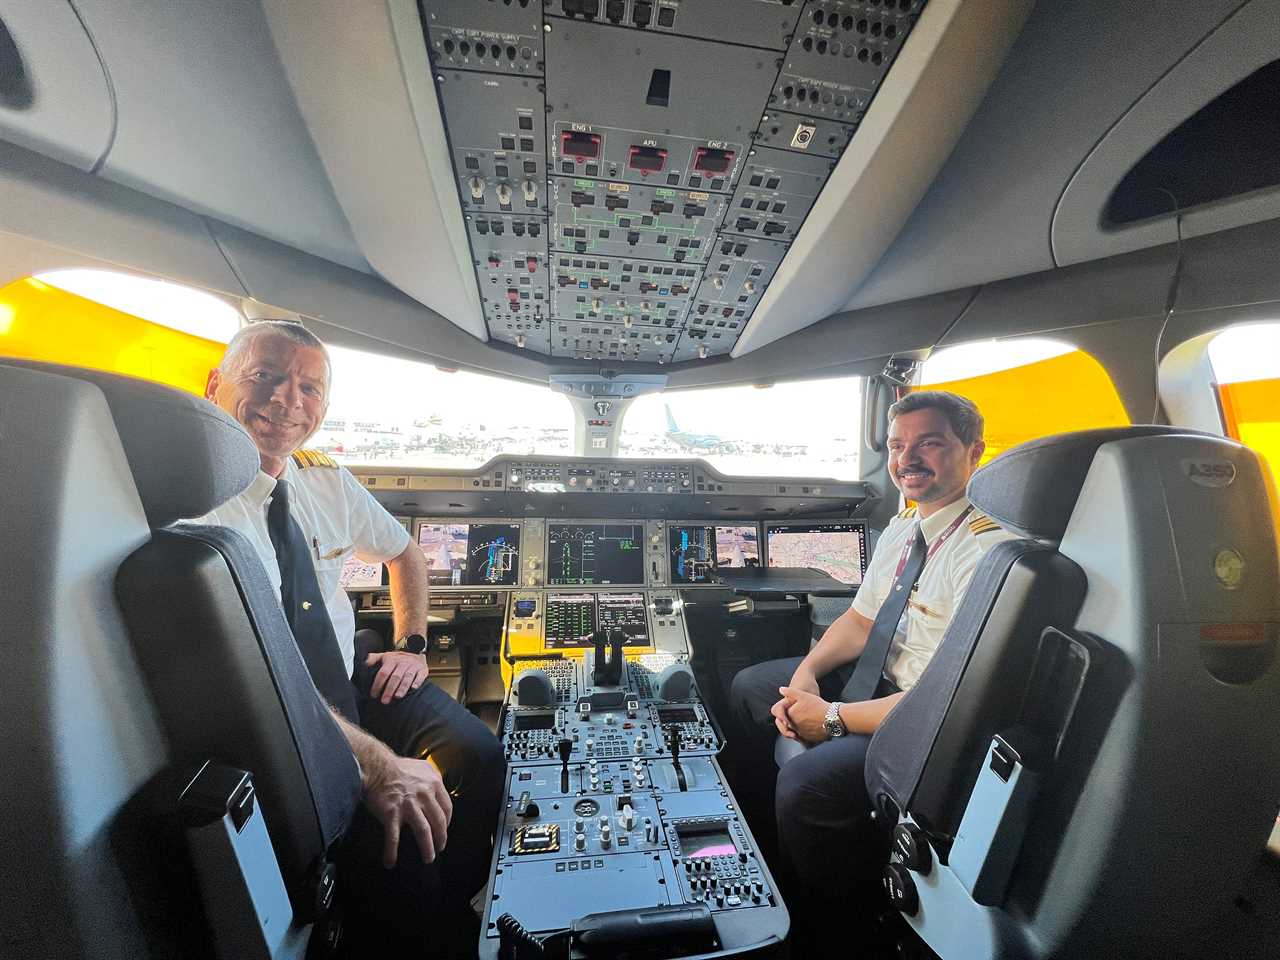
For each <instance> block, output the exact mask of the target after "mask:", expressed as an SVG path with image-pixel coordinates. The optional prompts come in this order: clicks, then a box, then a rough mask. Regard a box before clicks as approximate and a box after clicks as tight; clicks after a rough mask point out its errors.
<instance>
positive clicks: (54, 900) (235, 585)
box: [0, 359, 360, 956]
mask: <svg viewBox="0 0 1280 960" xmlns="http://www.w3.org/2000/svg"><path fill="white" fill-rule="evenodd" d="M0 447H3V449H2V450H0V454H3V455H0V489H3V490H4V491H5V492H6V496H7V497H8V498H9V504H8V506H7V507H6V509H5V510H4V511H3V512H2V513H0V523H2V524H3V527H2V528H0V529H3V533H4V536H3V537H2V538H0V541H2V542H4V543H5V545H6V549H5V550H4V551H0V557H2V559H0V563H3V564H4V565H5V568H6V569H5V570H4V573H5V575H6V581H5V582H6V590H5V591H0V616H2V618H3V619H0V622H2V623H4V624H5V629H6V633H7V634H8V635H9V636H11V637H12V636H14V634H15V633H16V634H17V635H18V636H20V637H21V638H22V647H21V648H20V649H19V648H16V646H15V647H11V650H10V651H9V653H10V660H11V661H12V662H14V663H16V664H18V669H17V670H11V671H8V672H6V675H5V681H4V683H5V688H4V691H3V693H4V695H3V697H0V703H2V706H0V710H3V711H4V716H5V718H6V719H7V720H9V721H10V722H9V723H8V724H7V725H6V726H7V729H8V730H9V731H20V734H18V735H13V734H12V733H11V734H10V735H8V736H6V738H4V744H5V747H4V749H5V750H6V752H7V753H9V754H10V755H9V756H8V757H7V758H6V759H7V760H8V761H11V762H8V763H7V764H6V770H19V771H20V770H23V769H24V768H29V769H30V775H29V776H28V777H27V778H25V780H24V779H20V778H18V777H6V781H7V782H6V789H7V790H9V789H13V790H16V791H17V795H16V796H15V797H14V798H12V799H11V803H10V809H11V810H15V811H21V813H23V814H27V816H22V815H18V813H17V812H15V816H14V817H13V818H11V819H9V820H8V822H9V823H12V824H16V825H18V826H19V828H20V829H19V831H18V832H17V834H16V836H15V838H14V841H15V845H12V846H10V845H8V844H7V849H6V856H5V857H4V858H0V859H3V862H4V869H6V870H8V869H10V868H11V867H15V868H17V867H20V868H21V869H22V871H23V876H24V877H30V876H32V875H35V876H38V877H47V878H48V881H47V883H40V884H35V885H32V884H31V883H26V884H25V885H24V884H22V883H19V882H17V879H18V878H16V877H15V878H12V879H14V880H15V882H13V883H9V882H6V884H5V889H6V890H7V891H9V890H14V891H20V892H21V894H22V895H23V896H25V893H26V892H32V893H33V894H35V895H34V896H33V897H32V902H31V903H29V904H28V903H23V904H21V905H20V906H21V908H22V909H20V910H19V914H20V916H21V917H22V920H21V922H20V923H19V924H18V925H17V927H16V929H18V930H19V931H20V933H21V932H28V933H30V936H31V939H29V940H24V939H23V937H22V936H19V938H18V941H17V942H18V943H20V944H23V950H22V951H20V952H22V953H24V954H25V953H31V954H33V955H34V954H35V953H37V952H41V953H47V954H49V955H59V956H93V955H96V954H97V953H98V952H100V950H106V951H108V952H110V953H111V954H112V955H118V953H117V951H119V950H120V949H121V945H122V944H123V943H127V942H129V940H128V937H129V931H130V930H134V931H137V937H136V939H137V946H138V949H136V950H127V951H126V952H128V953H129V954H130V955H137V956H145V955H147V954H148V952H149V951H148V949H147V948H146V946H145V942H146V941H148V940H149V941H151V942H152V943H153V944H154V943H157V942H161V941H166V937H167V936H168V934H166V933H165V932H164V929H160V928H174V929H173V930H172V936H173V937H175V938H179V939H181V938H182V937H183V936H184V934H189V932H190V927H191V922H190V920H189V918H184V916H183V915H182V912H181V911H177V910H175V909H174V908H173V906H172V903H171V902H170V901H171V899H172V885H173V880H172V878H170V879H169V880H166V881H157V879H156V878H157V876H158V871H163V870H164V869H165V863H164V861H165V860H166V859H167V858H170V857H171V856H172V851H164V852H163V853H162V852H161V851H160V850H158V849H156V848H155V847H154V846H153V845H151V844H150V843H149V842H148V841H144V839H143V838H145V837H147V836H148V835H149V834H154V833H155V830H156V825H157V824H156V819H155V818H156V817H157V810H158V809H163V810H164V811H165V812H166V813H167V812H171V811H172V810H174V809H175V804H176V793H175V792H173V791H174V790H175V789H176V788H178V787H181V786H182V784H181V783H165V784H164V785H163V786H162V787H160V788H159V789H160V791H161V795H159V796H157V797H154V798H149V799H146V800H144V799H142V798H143V796H144V793H145V790H146V789H150V788H152V787H154V786H155V785H156V784H157V783H158V782H159V781H160V780H162V779H164V778H163V777H162V776H161V775H162V774H163V773H164V772H165V771H166V770H174V769H180V768H181V769H185V768H187V767H188V766H190V765H192V764H199V763H201V762H203V761H205V760H209V759H214V760H219V761H221V762H223V763H227V764H230V765H233V766H236V767H239V768H242V769H246V770H248V771H250V772H251V773H252V774H253V775H254V777H255V781H256V787H257V795H258V797H259V799H260V801H261V804H262V808H263V810H264V813H265V815H266V817H267V822H268V826H269V828H270V831H271V839H272V843H273V846H274V848H275V851H276V855H277V859H278V860H279V861H280V863H281V866H282V869H283V873H284V875H285V880H286V883H287V887H288V889H289V893H290V895H291V897H292V898H293V899H294V905H295V910H298V911H299V912H300V913H301V915H302V916H303V917H305V916H306V915H307V914H308V912H309V911H310V909H311V906H312V905H311V903H310V902H309V890H310V883H311V881H312V877H311V871H312V868H314V867H315V865H316V864H317V862H318V861H320V860H321V859H322V858H323V856H324V854H325V852H326V850H327V849H328V847H329V846H330V845H331V844H332V842H333V841H334V839H335V838H336V837H337V836H338V835H340V834H341V831H342V829H343V827H344V826H345V824H346V822H347V821H348V819H349V817H350V814H351V812H352V810H353V809H354V806H355V804H356V803H357V801H358V796H359V788H360V783H359V771H358V767H357V766H356V763H355V759H354V757H352V755H351V753H350V751H349V749H348V748H347V746H346V741H345V739H344V738H343V737H342V735H341V732H340V731H339V730H338V729H337V726H336V724H335V722H334V720H333V718H332V716H331V715H330V714H329V711H328V709H327V707H326V706H325V704H324V703H323V701H322V700H321V698H320V697H319V695H318V694H317V693H316V691H315V688H314V686H313V685H312V683H311V681H310V677H309V675H308V673H307V671H306V668H305V665H304V664H303V663H302V660H301V655H300V654H299V653H298V651H297V647H296V645H295V644H294V643H293V640H292V636H291V635H290V633H289V630H288V625H287V624H286V623H285V620H284V617H283V614H282V612H281V611H280V607H279V602H278V600H277V599H276V597H275V595H274V592H273V591H272V588H271V587H270V585H269V583H268V581H267V580H266V576H265V572H264V571H263V570H262V568H261V563H260V561H258V559H257V557H256V554H254V553H253V552H252V550H251V549H250V548H249V547H248V545H247V544H246V543H245V541H244V540H243V539H242V538H240V537H239V536H238V535H236V534H234V533H232V532H231V531H226V530H222V529H208V528H196V527H184V526H181V525H179V526H170V525H171V524H172V523H173V522H174V521H175V520H178V519H180V518H184V517H194V516H201V515H203V514H205V513H207V512H208V511H209V510H211V509H213V508H214V507H216V506H218V505H220V504H222V503H223V502H225V501H226V500H227V499H229V498H230V497H231V496H233V495H235V494H236V493H238V492H240V491H241V490H243V489H244V488H245V487H246V486H247V485H248V483H249V482H250V481H251V480H252V479H253V477H254V476H255V475H256V474H257V471H258V454H257V450H256V448H255V447H254V445H253V442H252V440H251V439H250V438H249V437H248V435H247V434H246V433H245V432H244V430H243V429H242V428H241V427H240V425H239V424H237V423H236V422H235V421H234V420H233V419H232V418H230V417H228V416H226V415H225V414H223V413H222V412H221V411H219V410H218V409H217V408H216V407H214V406H213V405H212V404H208V403H206V402H204V401H203V400H200V399H199V398H194V397H191V396H189V395H186V394H182V393H180V392H179V391H176V390H172V389H170V388H167V387H162V386H158V385H156V384H151V383H147V382H145V381H139V380H133V379H130V378H124V377H118V376H114V375H111V374H104V373H99V372H97V371H87V370H81V369H77V368H66V367H57V366H54V365H50V364H39V363H32V362H28V361H13V360H8V359H5V360H0ZM166 527H167V528H168V529H166ZM10 586H11V587H12V589H11V588H10ZM166 791H167V792H166ZM157 804H158V806H157ZM129 812H132V814H133V819H132V820H130V819H128V818H127V817H126V816H125V814H126V813H129ZM34 825H39V826H40V827H41V829H33V826H34ZM115 825H120V829H126V827H129V829H132V830H134V831H135V832H134V833H130V834H129V836H128V837H127V838H125V839H119V838H113V839H112V840H111V843H110V850H109V851H107V850H106V849H104V848H103V846H102V845H103V844H106V843H107V839H108V838H107V833H108V832H109V831H110V830H111V829H112V828H113V827H114V826H115ZM95 831H97V832H95ZM7 833H8V830H6V834H7ZM99 834H101V835H99ZM28 841H30V842H29V843H28ZM95 844H96V846H95ZM27 846H30V847H31V848H32V849H31V850H30V851H26V852H29V853H30V856H29V857H26V858H24V857H23V856H21V855H19V856H15V857H10V856H9V855H8V850H15V851H18V852H19V853H21V852H24V851H25V849H26V847H27ZM82 846H83V847H87V848H89V849H88V852H90V853H92V854H93V856H91V857H87V863H81V862H79V861H78V860H77V859H76V858H75V857H74V856H72V854H73V853H75V852H76V851H77V850H78V848H79V847H82ZM126 853H127V854H128V856H127V858H126V859H127V860H128V863H124V862H122V860H121V857H125V854H126ZM89 867H92V868H94V869H99V870H101V871H103V873H104V876H103V878H102V880H101V882H98V881H97V880H95V879H94V877H95V874H94V873H93V872H92V870H90V869H88V868H89ZM126 877H127V878H129V884H130V885H129V889H127V890H123V889H120V888H121V884H122V883H124V880H123V879H122V878H126ZM9 879H11V878H9V877H6V878H5V880H6V881H8V880H9ZM90 880H91V881H93V882H86V881H90ZM182 882H185V883H187V884H188V886H190V888H191V890H192V891H194V884H193V883H191V882H190V878H189V877H188V878H184V880H183V881H182ZM33 886H34V889H33ZM135 887H136V889H135ZM148 890H152V891H156V892H157V895H158V896H160V897H162V899H163V900H164V901H165V902H166V905H165V906H163V907H160V908H157V909H154V910H152V909H146V902H145V895H144V894H145V891H148ZM139 891H143V892H142V893H140V892H139ZM7 905H8V904H7ZM135 909H136V911H137V912H135ZM82 916H83V917H96V918H97V919H95V920H93V922H86V923H85V924H83V925H82V924H80V923H78V922H77V921H78V920H79V918H81V917H82ZM184 925H185V927H186V928H187V929H186V930H184V929H182V928H183V926H184ZM81 926H83V927H84V933H85V939H83V940H77V939H76V938H77V931H78V930H80V929H81ZM95 926H97V927H99V929H98V930H97V931H96V933H95V932H94V930H93V927H95ZM196 926H197V927H199V926H200V925H199V924H198V923H197V924H196ZM5 929H6V934H5V938H6V939H5V942H6V945H9V944H10V943H11V942H12V941H11V940H10V939H9V934H10V931H11V930H13V929H15V928H14V927H12V926H9V925H8V924H7V923H6V928H5ZM104 929H109V930H111V931H112V932H113V936H114V935H115V933H116V932H117V931H119V932H120V936H121V937H123V938H124V939H123V940H120V941H118V942H109V941H110V938H104V937H103V936H102V930H104ZM158 929H159V931H160V932H159V933H158V932H157V930H158ZM58 937H62V938H63V941H62V945H61V946H60V947H59V948H57V949H54V948H52V947H50V948H49V949H44V948H45V946H47V945H49V944H52V943H54V942H56V938H58ZM51 938H54V939H51ZM166 942H167V941H166ZM28 945H29V946H30V947H31V949H30V950H27V949H26V948H27V946H28ZM206 946H207V944H206ZM189 949H191V944H190V943H186V944H184V947H183V949H182V950H176V951H175V950H174V949H171V948H161V949H158V950H156V951H155V952H157V953H159V954H164V955H173V954H175V953H185V952H188V950H189Z"/></svg>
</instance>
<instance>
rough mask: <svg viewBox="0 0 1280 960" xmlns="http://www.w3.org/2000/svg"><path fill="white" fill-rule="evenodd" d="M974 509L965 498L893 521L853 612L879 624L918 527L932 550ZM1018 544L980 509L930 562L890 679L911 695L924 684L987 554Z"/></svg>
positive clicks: (897, 644)
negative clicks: (999, 545) (1004, 545)
mask: <svg viewBox="0 0 1280 960" xmlns="http://www.w3.org/2000/svg"><path fill="white" fill-rule="evenodd" d="M968 506H969V501H968V500H967V499H965V498H963V497H961V498H960V499H959V500H957V501H956V502H955V503H950V504H947V506H945V507H943V508H942V509H941V510H939V511H938V512H937V513H934V514H931V515H930V516H928V517H925V518H924V519H923V520H920V519H918V518H917V517H916V508H915V507H911V508H909V509H907V510H904V511H903V512H902V513H900V514H898V516H896V517H894V518H893V519H892V520H890V521H889V526H888V527H887V528H886V529H885V531H884V533H882V534H881V535H880V542H879V543H877V544H876V550H875V553H874V554H873V555H872V557H871V563H870V564H869V565H868V566H867V574H866V576H865V577H864V578H863V581H862V586H861V587H859V588H858V593H857V596H855V597H854V598H853V609H854V610H856V611H857V612H858V613H860V614H862V616H864V617H866V618H867V619H868V620H872V621H874V620H875V618H876V612H877V611H878V610H879V609H880V605H881V604H882V603H884V600H885V597H887V596H888V595H889V590H890V588H891V587H892V585H893V580H894V575H895V574H896V573H897V569H898V561H899V560H900V559H901V557H902V551H903V547H904V545H905V544H907V543H908V542H909V541H910V540H911V538H912V537H914V536H915V531H916V525H917V524H919V525H920V526H921V528H922V529H923V532H924V539H925V543H926V544H928V546H929V547H932V546H933V544H934V543H935V542H936V541H937V539H938V537H940V536H941V535H942V534H943V533H945V532H946V530H947V528H948V527H950V526H951V524H952V523H953V522H954V521H955V519H956V517H958V516H960V514H961V513H963V512H964V509H965V508H966V507H968ZM1016 539H1017V537H1016V536H1015V535H1014V534H1012V533H1009V532H1007V531H1005V530H1003V529H1001V528H1000V527H999V526H997V525H996V523H995V521H993V520H992V519H991V518H990V517H987V516H986V515H985V514H981V513H978V512H977V511H976V510H975V511H973V512H972V513H970V514H969V516H968V517H966V518H965V519H964V520H963V521H961V523H960V526H959V527H957V528H956V530H955V532H954V533H952V534H951V536H950V537H948V538H947V540H946V542H945V543H943V545H942V546H941V547H939V548H938V552H937V553H935V554H934V555H933V556H932V557H930V558H929V561H928V563H926V564H925V567H924V570H922V571H921V573H920V579H919V580H918V581H916V588H915V590H914V591H912V594H911V599H910V600H909V601H908V602H907V609H906V611H905V612H904V613H903V616H902V620H901V621H899V623H898V630H897V634H896V636H895V637H894V640H893V645H892V646H891V647H890V648H889V657H888V659H887V660H886V661H885V671H884V672H885V676H887V677H888V678H889V679H890V680H892V681H893V682H894V683H895V684H897V686H898V688H899V689H900V690H910V689H911V688H912V687H913V686H915V684H916V681H917V680H919V679H920V674H921V673H922V672H924V668H925V666H926V665H928V663H929V660H930V658H932V657H933V653H934V651H935V650H937V649H938V644H939V643H941V642H942V635H943V634H944V633H945V632H946V630H947V626H948V625H949V624H950V623H951V617H952V615H953V614H954V613H955V612H956V610H957V609H959V607H960V601H961V600H962V599H964V594H965V591H966V590H968V589H969V581H970V579H972V577H973V571H974V568H976V567H977V565H978V561H979V560H980V559H981V558H982V555H983V554H984V553H986V552H987V551H988V550H990V549H991V548H992V547H994V546H995V545H996V544H997V543H1000V542H1002V541H1004V540H1016Z"/></svg>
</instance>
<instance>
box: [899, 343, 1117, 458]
mask: <svg viewBox="0 0 1280 960" xmlns="http://www.w3.org/2000/svg"><path fill="white" fill-rule="evenodd" d="M915 389H919V390H950V391H951V392H952V393H958V394H960V395H961V396H963V397H968V398H969V399H970V400H972V401H973V402H974V403H976V404H977V405H978V409H979V410H980V411H982V416H983V419H984V420H986V441H987V449H986V452H985V453H984V454H983V456H982V461H981V462H982V463H986V462H987V461H988V460H990V459H991V458H992V457H994V456H997V455H998V454H1000V453H1002V452H1003V451H1005V450H1007V449H1009V447H1012V446H1015V445H1016V444H1019V443H1022V442H1023V441H1026V440H1034V439H1035V438H1037V437H1045V436H1049V435H1050V434H1054V433H1065V432H1067V431H1070V430H1087V429H1090V428H1092V427H1118V426H1125V425H1127V424H1128V423H1129V415H1128V413H1127V412H1126V411H1125V409H1124V404H1123V403H1121V402H1120V395H1119V394H1118V393H1116V388H1115V386H1113V385H1112V383H1111V378H1110V377H1109V376H1107V371H1106V370H1104V369H1103V367H1102V365H1101V364H1100V363H1098V361H1097V360H1095V359H1093V357H1091V356H1089V354H1087V353H1085V352H1084V351H1082V350H1077V349H1075V348H1074V347H1072V346H1071V345H1070V344H1066V343H1062V342H1060V341H1057V340H1044V339H1020V340H1009V341H999V340H988V341H984V342H981V343H966V344H961V345H958V346H955V347H947V348H945V349H942V350H939V351H937V352H936V353H934V354H933V356H931V357H930V358H929V359H928V360H926V361H925V362H924V364H923V366H922V369H921V371H920V378H919V383H917V384H916V386H915Z"/></svg>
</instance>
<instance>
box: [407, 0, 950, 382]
mask: <svg viewBox="0 0 1280 960" xmlns="http://www.w3.org/2000/svg"><path fill="white" fill-rule="evenodd" d="M926 2H927V0H864V2H854V0H810V2H808V3H805V2H800V0H797V2H793V0H717V2H716V3H714V4H712V3H690V2H685V3H680V2H677V0H657V2H648V0H547V2H546V4H545V6H544V5H542V4H539V3H538V2H536V0H516V2H510V3H502V4H499V3H476V2H473V0H422V3H421V10H422V14H423V26H424V30H425V37H426V42H427V47H428V51H429V55H430V58H431V62H432V65H433V69H434V80H435V86H436V91H437V93H438V96H439V102H440V108H441V114H442V116H443V120H444V126H445V130H446V133H447V136H448V143H449V156H450V159H451V162H452V167H453V171H452V173H453V180H454V182H455V184H456V187H457V196H458V203H459V205H460V207H461V210H462V216H463V219H464V221H465V224H466V234H467V239H468V241H469V244H470V249H471V255H472V262H473V264H474V267H475V276H476V283H477V285H478V287H479V292H480V297H481V300H482V303H483V311H484V320H485V326H486V328H487V332H488V335H489V337H490V338H491V339H492V340H495V341H498V342H502V343H506V344H510V345H512V346H515V347H517V348H522V349H524V350H528V351H533V352H536V353H540V354H545V355H548V356H551V357H557V358H572V359H586V360H608V361H615V362H616V361H641V362H655V361H656V362H659V363H668V362H673V361H682V360H691V359H697V358H701V357H709V356H716V355H722V354H728V353H729V352H730V351H731V350H732V349H733V348H734V346H735V344H736V343H737V342H738V340H739V338H740V336H741V335H742V333H743V330H744V329H745V328H746V326H747V324H748V322H749V321H750V320H751V318H752V315H753V312H754V311H755V310H756V308H757V306H758V305H759V304H760V301H761V298H762V296H763V295H764V293H765V290H766V289H767V288H768V286H769V283H770V281H771V280H772V279H773V276H774V274H775V272H776V271H777V270H778V269H779V266H780V265H781V264H782V263H783V261H784V259H785V258H786V256H787V252H788V250H789V248H790V246H791V243H792V241H793V240H794V239H795V237H796V235H797V233H798V232H799V230H800V228H801V225H802V224H803V223H804V221H805V218H806V217H807V216H808V214H809V212H810V210H811V208H812V207H813V206H814V204H815V202H816V201H817V200H818V198H819V197H820V195H821V194H822V192H823V188H824V187H825V186H826V184H827V181H828V178H829V177H830V176H831V174H832V172H833V170H834V169H835V166H836V164H837V162H838V161H839V159H840V157H841V156H842V154H843V153H844V152H845V150H846V148H847V147H848V145H849V143H850V141H851V139H853V138H855V137H856V136H857V133H858V128H859V124H860V123H861V121H862V119H863V117H864V115H865V113H866V111H867V110H868V108H869V107H870V105H871V103H872V102H873V100H874V99H875V97H876V95H877V92H878V91H879V90H880V89H881V87H882V85H883V83H884V81H885V78H886V76H887V75H888V73H889V69H890V67H891V66H892V64H893V63H894V60H895V59H896V58H897V56H898V53H899V51H900V50H901V49H902V46H903V44H904V42H905V41H906V40H907V38H908V36H909V35H910V34H911V32H912V29H913V27H914V26H915V25H916V23H917V21H918V19H919V17H920V15H921V12H922V10H923V8H924V6H925V3H926ZM935 2H936V0H935ZM812 319H815V320H816V319H818V317H816V316H815V317H813V318H812Z"/></svg>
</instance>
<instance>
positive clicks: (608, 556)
mask: <svg viewBox="0 0 1280 960" xmlns="http://www.w3.org/2000/svg"><path fill="white" fill-rule="evenodd" d="M643 547H644V524H642V523H548V524H547V583H548V584H549V585H550V586H553V587H554V586H574V585H582V586H590V585H598V586H603V585H607V584H611V583H618V584H633V583H634V584H640V583H644V550H643Z"/></svg>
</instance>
